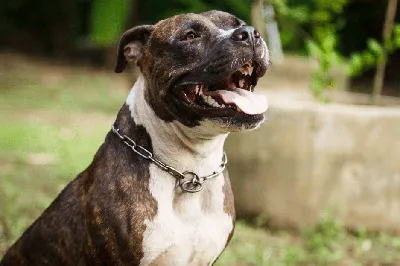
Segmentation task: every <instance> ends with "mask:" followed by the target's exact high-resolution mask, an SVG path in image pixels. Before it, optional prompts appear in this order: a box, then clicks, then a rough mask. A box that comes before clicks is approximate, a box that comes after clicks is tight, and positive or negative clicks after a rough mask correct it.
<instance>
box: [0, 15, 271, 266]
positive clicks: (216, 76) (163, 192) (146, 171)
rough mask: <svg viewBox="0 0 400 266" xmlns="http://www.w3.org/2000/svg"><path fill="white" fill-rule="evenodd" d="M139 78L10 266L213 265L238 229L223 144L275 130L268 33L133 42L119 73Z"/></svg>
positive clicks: (138, 34) (158, 29)
mask: <svg viewBox="0 0 400 266" xmlns="http://www.w3.org/2000/svg"><path fill="white" fill-rule="evenodd" d="M129 63H133V64H137V65H138V66H139V67H140V70H141V75H140V77H139V78H138V80H137V81H136V83H135V85H134V86H133V88H132V90H131V92H130V94H129V96H128V98H127V100H126V102H125V103H124V105H123V106H122V108H121V109H120V111H119V113H118V115H117V117H116V120H115V122H114V124H113V125H112V128H111V130H110V132H109V133H108V134H107V136H106V138H105V141H104V143H103V144H102V145H101V147H100V148H99V150H98V151H97V153H96V155H95V156H94V159H93V162H92V163H91V164H90V165H89V167H88V168H87V169H86V170H84V171H83V172H82V173H81V174H79V175H78V176H77V177H76V178H75V179H74V180H73V181H72V182H71V183H69V184H68V185H67V186H66V187H65V188H64V189H63V191H62V192H61V193H60V194H59V195H58V197H57V198H56V199H55V200H54V202H53V203H52V204H51V205H50V206H49V207H48V208H47V209H46V210H45V211H44V212H43V214H42V215H41V216H40V217H39V218H38V219H37V220H36V221H35V222H34V223H33V224H32V225H31V226H30V227H29V228H28V229H27V230H26V231H25V233H24V234H23V235H22V236H21V237H20V239H19V240H17V241H16V243H15V244H14V245H13V246H12V247H11V248H10V249H9V250H8V252H7V253H6V254H5V256H4V258H3V260H2V262H1V263H0V265H1V266H19V265H21V266H22V265H41V266H43V265H74V266H77V265H78V266H79V265H174V266H177V265H178V266H179V265H182V266H183V265H212V264H213V263H214V262H215V261H216V260H217V258H218V257H219V255H220V254H221V253H222V251H223V250H224V249H225V247H226V246H227V244H228V243H229V241H230V239H231V237H232V234H233V230H234V225H235V209H234V198H233V194H232V190H231V185H230V181H229V177H228V172H227V170H226V167H225V166H226V163H227V158H226V155H225V154H224V151H223V146H224V141H225V139H226V137H227V136H228V134H229V133H230V132H239V131H247V130H252V129H255V128H257V127H259V126H260V124H261V123H263V122H264V120H265V112H266V110H267V107H268V105H267V102H266V99H265V98H264V97H263V96H260V95H257V94H255V93H254V92H253V91H254V87H255V86H256V84H257V80H258V79H259V78H260V77H262V76H263V75H264V74H265V72H266V70H267V68H268V66H269V64H270V63H269V53H268V49H267V45H266V44H265V42H264V40H263V39H262V37H261V36H260V33H259V32H258V31H257V30H256V29H255V28H253V27H251V26H248V25H247V24H246V23H245V22H244V21H242V20H240V19H239V18H237V17H235V16H233V15H231V14H229V13H225V12H222V11H208V12H205V13H201V14H192V13H190V14H183V15H177V16H174V17H172V18H168V19H165V20H162V21H160V22H158V23H157V24H156V25H142V26H137V27H134V28H131V29H130V30H128V31H126V32H125V33H124V34H123V35H122V37H121V39H120V43H119V48H118V54H117V64H116V68H115V72H117V73H119V72H122V71H123V70H124V69H125V68H126V66H127V65H128V64H129Z"/></svg>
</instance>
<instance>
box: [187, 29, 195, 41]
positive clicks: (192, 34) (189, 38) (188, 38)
mask: <svg viewBox="0 0 400 266" xmlns="http://www.w3.org/2000/svg"><path fill="white" fill-rule="evenodd" d="M196 37H197V36H196V34H194V32H193V31H189V32H188V33H186V41H190V40H193V39H194V38H196Z"/></svg>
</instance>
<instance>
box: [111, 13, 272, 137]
mask: <svg viewBox="0 0 400 266" xmlns="http://www.w3.org/2000/svg"><path fill="white" fill-rule="evenodd" d="M128 62H137V64H138V65H139V66H140V69H141V72H142V74H143V76H144V78H145V82H146V91H145V99H146V101H147V103H148V104H149V105H150V106H151V108H152V109H153V110H154V112H155V114H156V115H157V116H158V117H159V118H161V119H163V120H164V121H174V120H178V121H180V122H181V123H183V124H184V125H186V126H189V127H194V126H199V125H200V124H201V122H202V121H204V120H208V121H211V122H212V123H213V124H214V125H215V126H216V127H218V128H220V129H223V130H226V131H240V130H248V129H253V128H256V127H258V126H259V125H260V124H261V123H262V122H263V121H264V112H265V111H266V110H267V102H266V99H265V98H264V97H263V96H260V95H256V94H255V93H254V92H253V91H254V87H255V86H256V84H257V81H258V79H259V78H260V77H261V76H263V75H264V74H265V72H266V70H267V67H268V65H269V54H268V49H267V46H266V44H265V42H264V40H263V39H262V38H261V36H260V34H259V32H258V31H257V30H256V29H255V28H253V27H251V26H248V25H247V24H246V23H245V22H243V21H242V20H240V19H238V18H237V17H235V16H233V15H231V14H228V13H225V12H221V11H209V12H205V13H201V14H184V15H178V16H174V17H172V18H169V19H166V20H162V21H160V22H158V23H157V24H156V25H154V26H152V25H144V26H137V27H134V28H132V29H130V30H128V31H127V32H125V33H124V34H123V35H122V38H121V40H120V44H119V50H118V59H117V66H116V68H115V71H116V72H122V71H123V70H124V69H125V67H126V65H127V63H128Z"/></svg>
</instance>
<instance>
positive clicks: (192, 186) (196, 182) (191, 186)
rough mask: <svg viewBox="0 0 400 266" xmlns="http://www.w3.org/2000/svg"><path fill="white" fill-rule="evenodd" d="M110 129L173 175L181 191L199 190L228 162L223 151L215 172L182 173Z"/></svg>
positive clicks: (142, 155) (113, 129)
mask: <svg viewBox="0 0 400 266" xmlns="http://www.w3.org/2000/svg"><path fill="white" fill-rule="evenodd" d="M111 131H112V132H113V133H114V134H116V135H117V136H118V138H120V139H121V140H122V141H123V142H124V143H125V144H126V145H127V146H128V147H130V148H131V149H132V150H133V151H134V152H135V153H136V154H137V155H139V156H141V157H143V158H144V159H146V160H149V161H151V162H153V163H154V164H155V165H157V166H158V167H159V168H161V169H162V170H164V171H166V172H167V173H169V174H170V175H172V176H173V177H175V178H176V179H177V180H178V182H179V186H180V187H181V189H182V190H183V191H186V192H190V193H195V192H199V191H201V190H202V189H203V183H204V182H205V181H207V180H208V179H211V178H214V177H217V176H219V175H220V174H221V173H222V172H223V171H224V170H225V167H226V164H227V163H228V158H227V156H226V153H225V152H224V153H223V156H222V162H221V165H220V167H219V169H218V170H217V171H215V172H213V173H212V174H210V175H207V176H203V177H199V176H198V175H197V174H196V173H194V172H191V171H185V172H183V173H181V172H179V171H178V170H176V169H175V168H173V167H172V166H169V165H167V164H165V163H163V162H162V161H160V160H158V159H157V158H154V156H153V154H152V153H151V152H150V151H148V150H147V149H146V148H144V147H142V146H140V145H138V144H136V142H135V141H134V140H132V139H131V138H129V137H128V136H126V135H122V134H121V133H119V129H118V128H115V127H114V125H112V126H111ZM187 177H191V179H189V180H186V181H184V179H185V178H187Z"/></svg>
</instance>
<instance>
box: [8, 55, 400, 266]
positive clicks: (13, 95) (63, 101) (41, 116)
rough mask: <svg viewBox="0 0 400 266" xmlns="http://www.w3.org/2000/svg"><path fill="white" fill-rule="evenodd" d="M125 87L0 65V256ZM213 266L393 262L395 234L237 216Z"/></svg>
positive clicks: (82, 72) (74, 163)
mask: <svg viewBox="0 0 400 266" xmlns="http://www.w3.org/2000/svg"><path fill="white" fill-rule="evenodd" d="M1 59H2V58H1V56H0V60H1ZM7 62H8V61H7ZM110 72H111V71H110ZM128 88H129V83H128V82H126V81H125V79H124V76H118V75H116V74H111V73H105V72H104V71H95V70H91V69H85V68H71V67H68V66H62V65H58V64H54V63H46V62H36V61H35V62H34V63H32V61H31V60H25V59H24V58H17V60H12V62H11V61H10V62H8V63H7V64H5V65H3V66H0V123H1V127H0V169H1V171H0V258H1V257H2V254H3V253H4V251H5V250H6V248H7V246H9V245H10V244H11V243H12V242H13V241H15V240H16V238H18V237H19V236H20V234H21V233H22V232H23V230H24V229H25V228H26V227H27V226H28V225H29V224H30V223H31V222H32V221H33V220H34V219H35V218H36V217H37V216H38V215H40V213H41V212H42V211H43V209H44V208H46V207H47V206H48V204H49V203H50V202H51V201H52V200H53V199H54V197H55V196H56V195H57V194H58V193H59V191H60V190H61V189H62V188H63V187H64V186H65V185H66V184H67V183H68V182H69V181H70V180H71V179H73V178H74V176H75V175H76V174H78V173H79V172H81V171H82V170H84V169H85V167H86V166H87V165H88V164H89V163H90V161H91V159H92V157H93V155H94V153H95V152H96V150H97V149H98V147H99V146H100V144H101V143H102V141H103V139H104V137H105V134H106V132H107V131H108V130H109V128H110V126H111V124H112V122H113V119H114V117H115V115H116V113H117V111H118V110H119V108H120V106H121V105H122V103H123V102H124V101H125V98H126V96H127V94H128ZM260 221H261V222H260ZM217 265H219V266H228V265H400V238H396V237H390V236H387V235H385V234H379V233H378V234H374V235H371V234H367V233H366V232H365V231H364V230H362V229H360V230H358V231H357V232H354V233H352V234H350V233H348V232H347V231H346V230H345V229H344V228H343V227H342V226H341V224H340V223H339V222H337V221H335V220H334V219H330V218H329V217H327V218H326V219H325V220H323V221H322V222H321V224H320V225H318V226H317V227H315V228H310V229H304V230H301V232H293V231H284V230H278V231H276V230H271V229H269V228H268V227H266V226H265V223H264V222H262V219H258V221H253V222H252V223H246V222H244V221H239V222H238V224H237V226H236V230H235V235H234V237H233V239H232V242H231V243H230V245H229V246H228V248H227V250H226V251H225V252H224V253H223V254H222V256H221V258H220V260H219V261H218V263H217Z"/></svg>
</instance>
